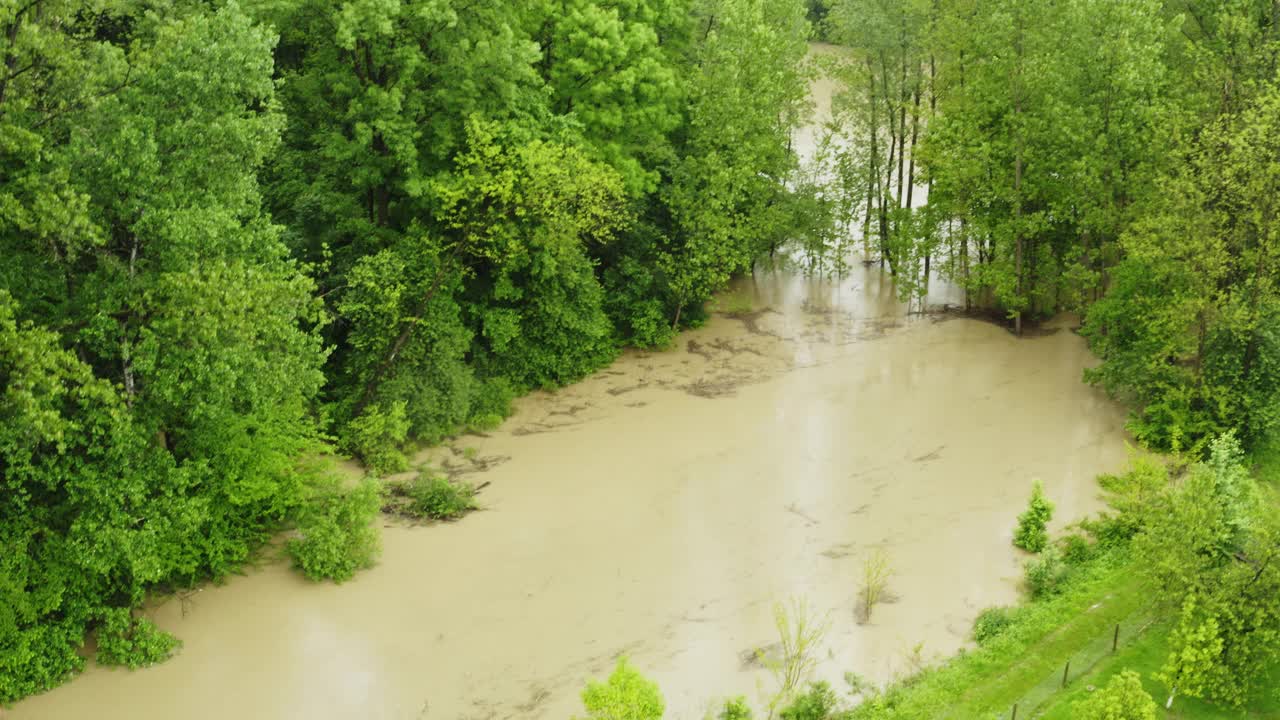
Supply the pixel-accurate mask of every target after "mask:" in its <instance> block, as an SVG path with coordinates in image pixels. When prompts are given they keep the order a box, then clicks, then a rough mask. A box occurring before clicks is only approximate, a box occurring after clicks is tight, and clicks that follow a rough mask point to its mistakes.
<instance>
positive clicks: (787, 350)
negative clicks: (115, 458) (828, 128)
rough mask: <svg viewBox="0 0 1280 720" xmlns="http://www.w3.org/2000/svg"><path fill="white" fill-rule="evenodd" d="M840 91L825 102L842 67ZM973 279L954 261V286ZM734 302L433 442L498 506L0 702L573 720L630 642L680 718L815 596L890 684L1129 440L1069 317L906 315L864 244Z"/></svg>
mask: <svg viewBox="0 0 1280 720" xmlns="http://www.w3.org/2000/svg"><path fill="white" fill-rule="evenodd" d="M816 90H817V92H818V94H819V97H818V98H817V99H818V101H819V103H818V105H819V109H820V110H821V109H825V107H827V106H828V105H825V104H824V102H825V101H826V99H825V98H823V97H821V95H822V93H828V94H829V93H830V85H829V84H826V85H821V84H820V85H819V86H817V87H816ZM959 301H961V298H960V296H958V295H957V294H956V293H955V292H954V291H953V290H951V289H949V288H948V287H947V286H946V285H945V284H943V283H941V282H936V283H935V284H934V290H933V293H932V294H931V296H930V298H929V302H930V303H932V304H940V303H944V302H952V303H955V302H959ZM713 309H714V312H713V313H712V315H711V317H710V319H709V321H708V322H707V323H706V324H705V325H704V326H703V327H701V328H699V329H697V330H693V331H690V332H687V333H685V334H683V335H681V336H680V337H679V339H678V341H677V343H676V345H675V346H674V347H673V348H671V349H669V350H667V351H663V352H636V351H629V352H627V353H625V354H624V355H623V356H622V357H621V358H620V359H619V360H618V361H617V362H615V363H614V364H613V365H612V366H610V367H609V368H606V369H604V370H602V371H601V372H599V373H597V374H596V375H594V376H592V377H590V378H588V379H586V380H585V381H583V382H581V383H578V384H576V385H573V386H571V387H567V388H564V389H562V390H559V391H557V392H554V393H535V394H533V395H531V396H529V397H526V398H523V399H521V400H520V401H518V402H517V403H516V412H515V414H514V416H512V417H511V418H510V419H508V420H507V421H506V422H505V423H504V424H503V425H502V426H501V427H500V428H499V429H497V430H496V431H494V432H492V433H489V434H487V435H484V436H478V435H466V436H462V437H459V438H456V439H455V440H453V441H451V442H450V443H449V445H448V446H446V447H443V448H437V449H435V450H433V451H431V452H428V453H424V454H423V455H421V456H420V457H419V458H418V459H417V460H418V461H419V462H428V463H433V464H435V465H436V466H437V467H442V468H445V469H446V470H447V471H448V472H450V473H452V474H453V475H455V476H458V477H460V478H464V479H467V480H470V481H472V482H477V483H480V482H487V483H488V486H487V487H486V488H485V489H484V491H483V492H482V493H481V496H480V497H481V500H482V502H483V505H484V510H483V511H482V512H477V513H474V514H472V515H470V516H468V517H466V518H464V519H463V520H461V521H460V522H457V523H452V524H439V525H432V526H419V527H411V526H407V525H404V524H401V523H398V522H394V521H390V520H384V521H383V523H384V524H385V525H386V528H385V530H384V533H383V542H384V552H383V554H382V557H381V560H380V562H379V563H378V565H377V566H376V567H374V568H373V569H372V570H369V571H367V572H364V573H362V574H360V575H358V576H357V577H356V578H355V579H354V580H353V581H351V582H348V583H346V584H344V585H340V586H339V585H332V584H327V583H326V584H313V583H309V582H307V581H305V580H304V579H302V577H301V576H300V575H299V574H298V573H297V572H295V571H293V570H291V569H290V568H289V567H288V565H287V564H286V563H285V562H283V561H279V560H273V559H271V558H268V559H267V560H266V561H264V563H263V565H262V566H261V567H259V568H257V569H254V570H250V571H249V572H248V573H247V574H246V575H245V576H242V577H235V578H232V579H230V580H229V581H228V582H226V583H225V584H223V585H220V586H209V587H205V588H203V589H202V590H200V591H198V592H195V593H191V594H190V595H188V596H185V597H183V598H171V599H168V600H165V601H162V602H159V603H157V604H154V605H153V606H152V607H150V608H149V609H148V613H149V614H150V616H151V617H153V618H154V619H155V620H156V622H157V623H158V624H159V625H160V626H161V627H163V628H165V629H167V630H170V631H172V632H173V633H175V634H176V635H177V636H178V637H180V638H181V639H182V640H183V642H184V643H185V646H184V648H183V649H182V651H181V653H180V654H179V655H178V656H177V657H175V658H173V659H172V660H170V661H168V662H166V663H164V664H162V665H160V666H157V667H154V668H149V669H146V670H142V671H137V672H128V671H123V670H107V669H102V668H98V667H93V666H91V667H89V668H88V669H87V670H86V672H85V673H84V674H83V675H82V676H80V677H78V678H76V679H75V680H73V681H71V682H70V683H68V684H66V685H64V686H62V687H60V688H58V689H56V690H54V691H52V692H49V693H46V694H43V695H40V696H37V697H33V698H30V699H28V700H25V701H23V702H21V703H19V704H17V705H16V706H15V707H13V708H11V709H10V710H9V711H3V710H0V716H3V717H5V718H6V720H36V719H57V720H74V719H78V718H92V719H93V720H116V719H119V720H125V719H127V720H173V719H174V718H183V719H184V720H204V719H208V720H214V719H217V720H225V719H226V718H270V719H280V720H289V719H295V718H296V719H297V720H324V719H330V718H333V719H336V718H353V719H354V718H361V719H363V718H377V719H384V718H385V719H387V720H415V719H420V718H431V719H440V720H466V719H474V720H479V719H490V718H495V719H496V718H547V719H549V720H550V719H555V720H567V718H570V717H572V716H573V715H574V714H575V713H578V712H580V710H581V707H580V704H579V701H578V695H579V692H580V691H581V688H582V686H583V683H584V682H585V681H586V680H587V679H588V678H593V677H599V676H602V675H604V674H606V673H607V672H608V671H609V669H610V667H611V666H612V664H613V662H614V658H615V657H617V656H618V655H620V654H625V655H627V656H629V657H630V658H631V660H632V662H633V663H634V664H635V665H636V666H637V667H638V668H640V669H641V671H642V672H644V673H645V674H646V675H648V676H650V677H652V678H653V679H655V680H656V681H657V682H658V683H659V684H660V685H661V688H662V691H663V693H664V695H665V696H666V700H667V705H668V712H667V717H668V718H674V719H677V720H683V719H685V718H688V719H690V720H696V719H697V718H701V717H702V713H703V711H704V710H705V709H706V708H707V707H708V704H709V703H710V702H712V701H714V700H716V699H717V698H723V697H724V696H727V695H737V694H743V695H746V696H747V697H748V698H749V699H750V700H752V701H753V703H756V704H758V702H759V700H760V698H761V697H762V694H763V692H765V691H767V690H768V689H769V688H770V687H772V684H771V683H772V681H771V680H770V677H769V675H768V673H767V672H766V671H764V670H762V669H761V668H759V667H758V666H756V665H755V664H753V663H751V662H749V658H750V657H751V654H752V650H753V649H755V648H760V647H767V646H769V645H770V644H772V643H774V642H775V641H776V639H777V635H776V632H775V630H774V627H773V618H772V606H773V604H774V603H775V602H777V601H781V600H787V599H789V598H804V599H806V600H807V602H808V603H809V605H810V606H811V607H812V608H814V611H815V612H816V613H818V614H821V615H824V616H825V617H826V619H827V620H828V621H829V623H830V627H829V630H828V632H827V633H826V635H825V637H824V639H823V642H822V645H821V648H820V651H819V657H820V659H821V665H820V671H819V674H820V676H821V677H825V678H828V679H830V680H832V681H833V682H836V683H837V684H839V683H840V678H841V677H842V676H843V674H844V673H845V672H846V671H854V672H857V673H860V674H862V675H864V676H866V677H868V678H870V679H872V680H874V681H876V682H885V681H887V680H890V679H891V678H893V677H895V676H899V675H901V674H904V673H909V672H911V671H912V669H913V668H914V667H916V666H917V664H918V663H919V662H921V661H924V662H934V661H937V660H939V659H940V658H942V657H944V656H947V655H950V654H952V653H954V652H955V651H956V650H958V649H959V648H961V647H962V646H964V645H965V644H966V642H967V637H968V634H969V630H970V626H971V623H972V621H973V618H974V616H975V615H977V613H978V612H979V610H981V609H982V608H984V607H987V606H990V605H997V604H1007V603H1011V602H1014V601H1015V600H1016V599H1017V596H1018V589H1017V582H1018V579H1019V577H1020V574H1021V572H1020V564H1021V562H1022V558H1021V557H1020V556H1019V554H1018V553H1017V552H1016V551H1015V550H1014V549H1013V548H1012V547H1011V546H1010V540H1011V537H1012V528H1013V524H1014V519H1015V517H1016V515H1017V514H1018V512H1020V511H1021V510H1022V508H1023V507H1024V505H1025V503H1026V499H1027V497H1028V494H1029V492H1030V487H1031V481H1032V480H1033V479H1034V478H1040V479H1042V480H1043V481H1044V483H1045V487H1046V489H1047V491H1048V494H1049V496H1050V497H1051V498H1052V500H1053V501H1054V502H1055V503H1057V507H1058V515H1057V518H1056V521H1055V525H1057V526H1058V527H1061V526H1063V525H1065V524H1066V523H1068V522H1070V521H1072V520H1075V519H1078V518H1080V517H1082V516H1084V515H1085V514H1088V513H1090V512H1092V511H1094V510H1096V509H1097V507H1098V501H1097V499H1096V495H1097V488H1096V485H1095V483H1094V476H1095V475H1096V474H1098V473H1099V472H1104V471H1112V470H1116V469H1118V468H1119V467H1121V466H1123V464H1124V462H1125V457H1126V450H1125V442H1124V441H1125V435H1124V433H1123V431H1122V423H1123V412H1122V411H1121V410H1120V409H1119V408H1118V407H1117V406H1116V405H1115V404H1113V403H1111V402H1109V401H1108V400H1107V399H1106V398H1105V397H1103V396H1102V395H1101V394H1100V393H1098V392H1097V391H1096V390H1094V389H1092V388H1090V387H1087V386H1085V385H1084V384H1082V382H1081V371H1082V370H1083V368H1085V367H1086V366H1088V365H1089V364H1090V362H1092V360H1091V358H1090V355H1089V353H1088V351H1087V350H1086V348H1085V344H1084V342H1083V341H1082V340H1081V339H1080V338H1079V337H1078V336H1077V335H1075V334H1074V333H1072V332H1070V329H1069V326H1070V324H1071V321H1070V319H1069V318H1064V319H1062V320H1061V321H1060V322H1059V323H1058V324H1057V325H1053V326H1051V327H1050V328H1048V330H1047V332H1045V333H1042V334H1040V336H1037V337H1034V338H1025V339H1021V340H1019V339H1017V338H1014V337H1013V336H1012V335H1010V334H1009V333H1008V332H1007V331H1006V330H1004V329H1003V328H1001V327H998V326H995V325H992V324H989V323H986V322H981V321H977V320H969V319H961V318H950V317H946V316H936V315H935V316H920V315H907V314H906V313H905V310H904V307H903V306H902V305H901V304H899V303H898V302H897V301H896V300H895V298H894V296H893V292H892V287H891V286H890V284H889V280H888V276H887V274H886V275H882V274H881V273H880V272H879V270H878V269H877V268H863V267H862V265H860V264H855V266H854V271H853V272H852V273H851V274H850V275H847V276H845V277H843V278H840V279H818V278H806V277H804V276H803V275H801V274H798V273H796V272H792V271H788V270H776V271H768V272H765V271H761V272H758V273H757V274H756V275H755V276H754V277H748V278H743V279H740V280H739V281H738V282H737V283H736V284H735V285H734V287H733V289H732V291H731V292H729V293H727V294H725V295H724V296H722V297H721V298H719V299H718V300H717V301H716V303H714V307H713ZM881 551H882V552H883V553H885V555H886V556H887V557H888V558H889V561H890V563H891V566H892V569H893V575H892V577H891V579H890V581H889V590H890V592H891V593H892V594H893V595H894V596H895V597H896V601H895V602H893V603H891V604H886V605H882V606H879V607H877V608H876V609H875V612H874V614H873V616H872V618H871V621H870V622H869V623H867V624H859V623H858V622H857V618H856V617H855V596H856V593H857V590H858V584H859V578H860V574H861V568H862V563H863V561H864V560H865V559H866V558H867V557H868V556H870V555H871V554H872V553H875V552H881ZM744 658H746V660H744Z"/></svg>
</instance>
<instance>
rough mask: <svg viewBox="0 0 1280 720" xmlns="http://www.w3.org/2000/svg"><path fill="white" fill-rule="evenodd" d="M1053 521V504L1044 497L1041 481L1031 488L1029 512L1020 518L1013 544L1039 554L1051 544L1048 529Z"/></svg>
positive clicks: (1037, 481)
mask: <svg viewBox="0 0 1280 720" xmlns="http://www.w3.org/2000/svg"><path fill="white" fill-rule="evenodd" d="M1052 519H1053V503H1051V502H1049V500H1048V499H1047V498H1046V497H1045V496H1044V484H1043V483H1041V482H1040V481H1039V480H1036V481H1035V483H1034V484H1033V485H1032V486H1031V501H1030V502H1029V503H1028V504H1027V511H1026V512H1024V513H1022V514H1021V515H1019V516H1018V529H1017V531H1016V532H1015V533H1014V535H1013V544H1014V545H1015V546H1016V547H1020V548H1022V549H1023V550H1026V551H1027V552H1033V553H1038V552H1040V551H1042V550H1044V548H1045V546H1046V545H1048V544H1049V533H1048V531H1047V530H1046V527H1047V526H1048V524H1049V521H1050V520H1052Z"/></svg>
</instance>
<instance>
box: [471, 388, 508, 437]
mask: <svg viewBox="0 0 1280 720" xmlns="http://www.w3.org/2000/svg"><path fill="white" fill-rule="evenodd" d="M515 396H516V391H515V388H513V387H511V382H510V381H509V380H507V379H506V378H490V379H488V380H485V381H484V382H483V383H478V384H477V387H476V394H475V397H474V398H472V401H471V417H470V418H469V419H468V420H467V425H468V426H469V427H470V428H472V429H474V430H492V429H494V428H496V427H498V426H499V425H501V424H502V421H503V420H504V419H505V418H506V417H507V416H508V415H510V414H511V401H512V400H513V399H514V398H515Z"/></svg>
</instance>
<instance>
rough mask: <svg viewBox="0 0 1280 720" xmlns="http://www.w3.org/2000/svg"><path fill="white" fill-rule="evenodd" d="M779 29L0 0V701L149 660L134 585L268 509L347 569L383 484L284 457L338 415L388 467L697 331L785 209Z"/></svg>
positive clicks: (746, 12)
mask: <svg viewBox="0 0 1280 720" xmlns="http://www.w3.org/2000/svg"><path fill="white" fill-rule="evenodd" d="M808 33H809V24H808V22H807V20H806V6H805V3H804V2H803V0H793V1H789V2H775V1H772V0H769V1H766V0H627V1H626V2H603V1H600V0H538V1H537V2H528V3H509V2H499V1H498V0H479V1H475V0H467V2H461V1H459V0H405V1H404V2H395V3H385V2H378V1H376V0H350V1H349V2H344V3H337V4H335V3H325V2H317V1H315V0H281V1H279V2H265V1H261V0H259V1H250V0H244V1H243V2H240V3H237V2H235V1H234V0H230V1H226V2H223V1H222V0H219V2H213V3H196V2H189V1H187V0H178V1H177V2H172V3H161V4H153V3H136V2H129V1H126V0H103V1H101V2H87V0H0V702H7V701H11V700H13V699H15V698H18V697H21V696H23V695H26V694H29V693H32V692H37V691H40V690H43V689H45V688H48V687H50V686H52V685H54V684H57V683H58V682H61V681H62V680H63V679H64V678H65V677H67V676H68V675H69V674H71V673H73V672H75V671H76V670H77V669H79V668H80V667H81V666H82V664H83V660H82V659H81V657H80V655H78V654H77V649H78V648H79V647H80V646H81V644H82V643H83V642H84V640H85V637H86V634H87V633H89V632H92V631H93V630H94V629H95V628H98V629H100V632H101V639H102V640H103V641H102V642H100V643H99V646H98V647H99V657H100V659H102V660H104V661H113V662H123V663H125V664H131V665H133V664H138V663H142V662H150V661H152V660H156V659H160V658H162V657H163V656H164V655H166V654H168V652H170V651H172V650H173V649H174V648H173V647H172V646H170V645H168V644H167V642H166V640H165V636H163V635H160V634H157V633H156V632H155V631H154V628H152V627H151V626H150V625H149V624H146V623H145V621H136V620H133V619H132V617H133V616H132V615H131V614H130V613H131V611H132V610H133V609H135V608H136V607H137V606H138V605H139V604H140V602H141V600H142V598H143V596H144V594H145V593H146V592H147V591H148V590H149V589H153V588H168V587H174V586H178V585H183V584H188V583H192V582H197V581H201V580H203V579H206V578H210V577H215V578H216V577H219V576H221V575H224V574H226V573H228V572H230V571H232V570H234V569H236V568H238V567H239V566H241V565H242V564H243V563H244V561H245V560H246V559H247V558H248V557H249V556H250V554H251V553H252V552H253V551H254V549H255V548H257V547H260V546H261V545H262V543H263V541H264V540H265V539H266V538H267V537H268V536H269V535H270V534H271V533H274V532H277V531H278V530H279V529H281V528H282V527H284V526H286V525H287V524H289V523H296V524H297V527H298V536H297V538H296V539H295V540H294V541H293V542H292V543H291V544H290V546H289V547H290V550H291V552H292V554H293V556H294V558H295V559H296V561H297V563H298V564H299V566H300V567H301V568H302V569H303V570H304V571H305V572H306V573H307V574H308V575H310V576H312V577H317V578H333V579H335V580H342V579H344V578H346V577H349V576H350V575H351V573H353V572H354V571H355V570H356V569H358V568H359V567H362V566H365V565H367V564H368V563H369V562H371V561H372V558H373V556H374V554H375V552H376V547H377V542H376V534H375V532H374V530H373V529H372V528H370V526H369V519H370V516H371V515H372V514H373V513H375V512H376V510H377V505H378V496H377V493H376V492H375V489H373V488H372V486H361V487H359V488H356V489H354V490H349V489H341V488H336V487H334V486H333V485H332V483H331V481H329V480H326V479H325V477H324V476H323V473H320V474H319V475H317V474H316V473H315V472H313V471H312V470H310V469H309V468H308V467H307V466H306V464H305V463H304V462H303V461H305V460H306V459H307V458H310V457H313V456H314V455H315V454H316V453H317V452H321V451H323V450H324V447H325V443H327V442H328V440H329V439H330V438H334V439H336V441H337V444H338V445H340V447H341V448H342V449H345V450H346V451H349V452H351V453H353V454H356V455H358V456H359V457H361V458H362V459H364V460H366V461H367V462H368V464H369V465H370V467H372V468H373V469H374V470H375V471H376V472H378V473H391V472H396V471H399V470H402V469H405V467H406V464H407V462H406V458H405V455H404V450H405V446H406V445H407V444H408V443H411V442H416V441H434V440H437V439H439V438H441V437H443V436H444V435H446V434H449V433H452V432H455V431H456V430H458V429H460V428H463V427H465V426H468V425H471V426H479V427H486V426H491V425H493V424H495V423H496V422H497V421H499V420H500V419H501V418H502V417H503V416H504V415H505V414H506V413H507V412H508V408H509V403H510V401H511V399H512V398H513V397H514V396H515V395H516V394H517V393H520V392H523V391H526V390H528V389H531V388H537V387H547V386H555V385H559V384H562V383H565V382H569V381H572V380H574V379H577V378H580V377H582V376H583V375H585V374H587V373H589V372H591V371H592V370H594V369H596V368H598V367H600V366H601V365H602V364H604V363H607V362H608V361H609V360H610V359H612V358H613V357H614V356H615V354H616V353H617V351H618V348H619V347H620V346H621V345H623V344H625V343H635V344H640V345H660V344H663V343H666V342H667V341H668V340H669V339H670V338H671V337H672V335H673V333H674V332H675V330H677V329H678V328H679V327H680V325H681V324H682V323H690V322H697V321H698V320H699V319H700V318H701V317H702V309H701V308H702V304H703V302H704V301H705V300H706V299H707V298H708V297H709V296H710V294H711V293H713V292H715V291H716V290H718V289H719V288H720V287H721V286H722V285H723V284H724V283H725V282H726V280H727V279H728V278H729V277H730V276H731V275H733V274H735V273H741V272H744V271H746V270H748V269H749V268H750V267H751V265H752V262H753V261H754V259H755V258H756V256H757V255H759V254H760V253H762V252H767V251H768V250H771V249H773V248H776V247H777V246H778V245H779V244H780V243H781V242H782V241H783V240H784V239H785V238H787V237H788V236H789V235H790V234H791V229H790V223H793V222H794V221H795V219H796V218H797V216H798V215H799V213H797V212H795V210H794V206H795V204H796V203H797V202H798V200H796V199H795V198H796V197H797V195H796V193H795V192H793V190H792V189H790V187H789V185H788V182H787V181H788V178H789V177H790V175H791V173H792V171H793V169H794V167H795V164H796V163H795V158H794V156H793V154H792V152H791V151H790V146H789V141H790V136H791V131H792V128H793V126H794V125H795V124H796V123H797V122H798V121H799V120H800V119H801V118H802V116H803V114H804V112H805V96H806V84H805V83H806V80H807V70H806V69H805V67H806V65H805V62H804V57H805V53H806V45H805V41H806V39H807V37H808ZM449 487H450V488H453V486H449ZM419 490H420V491H421V492H419V493H418V496H419V497H418V500H419V501H420V504H421V505H423V507H424V510H423V511H424V512H426V513H428V514H434V515H450V516H452V515H454V514H456V513H457V512H460V511H464V510H465V509H467V508H469V507H471V506H472V503H471V500H470V496H467V495H465V494H464V496H457V497H454V496H453V495H449V496H447V497H446V495H447V494H446V493H442V492H440V491H441V488H440V486H438V484H437V485H431V484H426V485H423V486H422V487H421V488H419ZM455 495H456V493H455ZM442 502H443V503H444V505H447V506H448V507H445V506H444V505H441V503H442Z"/></svg>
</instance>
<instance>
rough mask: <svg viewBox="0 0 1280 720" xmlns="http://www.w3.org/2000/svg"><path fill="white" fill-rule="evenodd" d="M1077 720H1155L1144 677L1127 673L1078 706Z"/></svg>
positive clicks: (1153, 706)
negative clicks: (1143, 685) (1144, 686)
mask: <svg viewBox="0 0 1280 720" xmlns="http://www.w3.org/2000/svg"><path fill="white" fill-rule="evenodd" d="M1073 717H1074V718H1076V720H1155V719H1156V703H1155V701H1154V700H1152V699H1151V695H1149V694H1147V691H1146V690H1144V689H1143V687H1142V678H1141V677H1139V675H1138V673H1136V672H1133V671H1132V670H1126V671H1124V672H1122V673H1120V674H1119V675H1116V676H1115V677H1113V678H1111V682H1109V683H1107V687H1106V688H1104V689H1102V690H1099V691H1097V692H1095V693H1093V695H1091V696H1089V698H1088V699H1086V700H1082V701H1080V702H1078V703H1076V705H1075V713H1074V715H1073Z"/></svg>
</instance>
